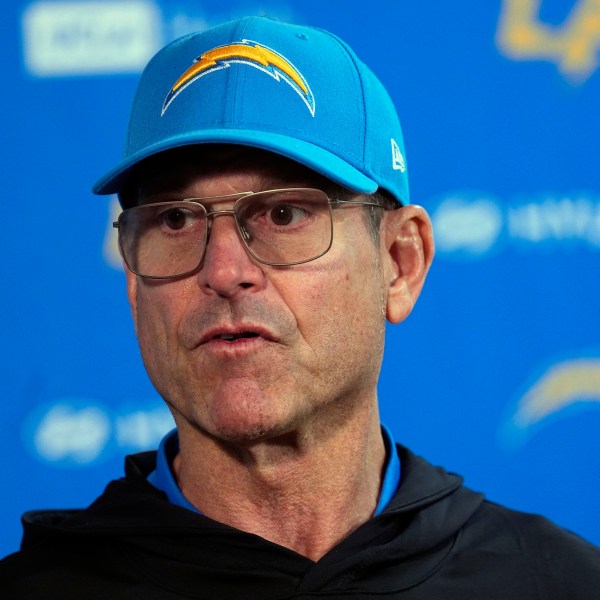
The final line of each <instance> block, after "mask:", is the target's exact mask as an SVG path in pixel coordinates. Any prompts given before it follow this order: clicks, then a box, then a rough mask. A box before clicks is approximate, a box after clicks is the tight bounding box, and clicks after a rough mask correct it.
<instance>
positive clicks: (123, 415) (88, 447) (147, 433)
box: [23, 398, 174, 468]
mask: <svg viewBox="0 0 600 600" xmlns="http://www.w3.org/2000/svg"><path fill="white" fill-rule="evenodd" d="M173 427H174V424H173V420H172V418H171V415H170V413H169V411H168V409H167V408H166V407H165V405H164V404H163V403H162V402H161V401H160V400H153V401H149V402H136V403H135V404H133V403H132V404H131V405H123V406H120V407H117V408H108V407H107V406H105V405H104V404H102V403H101V402H98V401H95V400H92V399H88V398H61V399H58V400H55V401H53V402H49V403H46V404H43V405H42V406H38V407H36V408H34V409H33V410H32V411H31V413H30V414H29V415H28V416H27V417H26V419H25V421H24V426H23V439H24V442H25V446H26V447H27V448H28V450H29V451H30V452H31V454H32V455H33V456H34V457H35V458H37V459H38V460H39V461H41V462H43V463H46V464H49V465H52V466H55V467H67V468H69V467H71V468H73V467H75V468H76V467H89V466H92V465H94V464H98V463H101V462H103V461H105V460H107V459H108V458H110V457H112V456H115V455H123V454H125V453H130V452H139V451H142V450H149V449H153V448H156V447H157V445H158V443H159V442H160V440H161V438H162V437H163V435H164V434H165V433H166V432H167V431H169V430H170V429H172V428H173Z"/></svg>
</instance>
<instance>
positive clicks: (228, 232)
mask: <svg viewBox="0 0 600 600" xmlns="http://www.w3.org/2000/svg"><path fill="white" fill-rule="evenodd" d="M210 218H211V219H212V223H211V227H210V230H209V236H208V242H207V246H206V251H205V253H204V260H203V262H202V267H201V269H200V271H199V272H198V278H199V283H200V286H201V287H202V289H203V290H205V291H207V292H210V293H215V294H218V295H219V296H227V297H229V296H234V295H235V294H237V293H239V292H240V291H242V290H259V289H262V287H263V286H264V284H265V275H264V271H263V265H261V264H259V263H257V262H256V261H254V260H253V259H252V258H251V256H250V254H249V253H248V250H247V249H246V247H245V245H244V243H243V242H242V240H241V239H240V234H239V232H238V229H237V227H236V224H235V220H234V217H233V215H232V214H228V213H225V214H216V215H212V216H211V217H210Z"/></svg>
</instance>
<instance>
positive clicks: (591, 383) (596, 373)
mask: <svg viewBox="0 0 600 600" xmlns="http://www.w3.org/2000/svg"><path fill="white" fill-rule="evenodd" d="M583 405H586V407H592V406H594V407H600V357H594V356H592V357H581V358H573V359H570V360H565V361H563V362H559V363H556V364H554V365H552V366H551V367H550V368H548V369H547V370H546V371H545V372H544V373H543V374H542V375H541V376H538V377H537V379H536V380H535V382H534V384H533V385H530V387H529V389H528V390H527V391H526V392H525V394H523V395H522V396H521V398H520V399H519V401H518V403H517V406H516V407H515V410H513V411H511V412H512V414H511V416H510V418H509V419H508V421H506V422H505V424H504V425H503V427H502V429H501V431H500V436H501V439H502V440H503V441H504V442H505V443H506V444H507V445H508V446H512V447H515V446H518V445H520V444H521V443H523V441H524V439H525V438H526V437H527V436H528V435H529V433H530V432H531V430H532V429H534V428H535V427H537V426H538V425H539V424H542V423H544V422H547V421H550V420H551V418H552V417H556V416H557V415H560V413H563V412H565V413H566V411H567V410H568V409H569V408H575V407H576V406H583Z"/></svg>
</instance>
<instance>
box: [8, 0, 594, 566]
mask: <svg viewBox="0 0 600 600" xmlns="http://www.w3.org/2000/svg"><path fill="white" fill-rule="evenodd" d="M224 6H225V7H224ZM265 13H266V14H269V15H272V16H275V17H279V18H281V19H284V20H291V21H295V22H300V23H306V24H311V25H316V26H322V27H324V28H326V29H330V30H332V31H333V32H335V33H337V34H338V35H340V36H341V37H342V38H344V39H346V40H347V41H348V42H349V43H350V44H351V45H352V46H353V47H354V49H355V50H356V52H357V54H358V55H359V56H360V57H362V58H363V60H364V61H365V62H367V63H368V64H369V65H370V66H371V67H372V68H373V70H374V71H375V72H376V73H377V74H378V75H379V77H380V78H381V79H382V80H383V82H384V84H385V85H386V86H387V87H388V89H389V90H390V93H391V95H392V97H393V99H394V101H395V103H396V104H397V107H398V110H399V113H400V116H401V120H402V122H403V126H404V131H405V138H406V144H407V155H408V163H409V169H410V176H411V188H412V198H413V200H414V201H415V202H418V203H420V204H423V205H424V206H425V207H426V208H427V209H428V210H429V211H430V214H431V215H432V218H433V222H434V228H435V232H436V238H437V246H438V254H437V258H436V261H435V264H434V267H433V269H432V272H431V275H430V278H429V280H428V282H427V284H426V287H425V290H424V293H423V296H422V298H421V300H420V301H419V303H418V305H417V308H416V310H415V312H414V313H413V315H412V316H411V317H410V318H409V319H408V321H407V322H406V323H404V324H402V325H400V326H397V327H394V328H389V330H388V340H387V348H386V358H385V362H384V369H383V374H382V378H381V386H380V396H381V403H382V411H383V416H384V419H385V421H386V422H387V423H388V424H389V426H390V427H391V428H392V430H393V431H394V433H395V435H396V437H397V439H398V440H400V441H402V442H404V443H405V444H407V445H408V446H410V447H411V448H412V449H413V450H415V451H416V452H418V453H420V454H422V455H424V456H426V457H427V458H429V459H430V460H432V461H433V462H436V463H439V464H443V465H445V466H446V467H447V468H449V469H451V470H454V471H458V472H460V473H462V474H463V475H465V477H466V481H467V483H468V484H469V485H470V486H471V487H474V488H476V489H480V490H484V491H485V492H486V494H487V495H488V497H490V498H492V499H494V500H498V501H500V502H503V503H506V504H508V505H510V506H513V507H516V508H520V509H525V510H531V511H535V512H541V513H542V514H545V515H547V516H549V517H551V518H552V519H554V520H556V521H557V522H558V523H559V524H562V525H564V526H566V527H568V528H570V529H573V530H575V531H576V532H578V533H580V534H582V535H584V536H585V537H587V538H589V539H591V540H593V541H594V542H596V543H600V518H599V508H598V506H599V505H600V483H599V480H598V473H599V467H600V452H599V450H600V441H599V437H598V430H599V427H600V410H599V408H600V311H599V307H600V306H599V305H600V303H599V301H598V292H599V290H600V283H599V277H598V275H599V268H598V265H599V258H600V168H599V165H598V160H599V156H600V147H599V144H600V142H599V140H600V120H599V118H598V99H599V92H600V73H599V72H598V54H599V48H600V19H598V14H599V13H600V0H572V1H570V0H543V1H542V0H504V1H502V0H489V1H486V2H481V0H454V1H453V2H447V1H446V0H419V2H414V1H410V0H394V1H391V0H390V1H386V0H369V1H368V2H349V1H348V0H345V1H341V0H340V1H331V0H330V1H329V2H323V1H322V0H288V1H284V0H280V1H268V0H264V1H263V2H259V1H258V0H256V1H250V0H248V1H242V0H239V1H236V0H231V1H230V2H227V3H224V2H222V0H214V1H209V0H205V1H200V0H195V1H193V0H179V1H176V0H162V2H152V1H151V0H120V1H119V2H112V1H108V0H106V1H100V0H96V1H92V0H81V1H76V0H71V1H67V0H63V1H59V0H45V1H37V2H11V3H7V4H6V6H4V7H3V19H2V21H3V23H2V34H3V35H2V37H1V38H0V44H1V45H2V53H1V54H0V61H1V62H0V64H1V66H2V72H3V73H4V77H5V79H4V81H5V83H4V86H3V93H2V94H1V95H0V111H1V115H2V116H1V123H2V126H1V136H2V144H1V150H0V152H1V153H2V161H1V165H2V188H3V199H2V204H1V205H2V208H3V211H4V213H3V215H4V219H3V222H4V228H3V235H2V249H3V253H2V264H3V277H2V283H1V286H2V287H1V289H2V293H1V294H0V318H1V319H2V335H3V349H2V355H1V365H2V374H3V377H2V380H3V397H2V406H1V409H0V411H1V412H0V417H1V418H0V457H1V460H2V468H1V481H2V494H1V496H0V502H1V509H2V510H1V511H0V519H1V522H0V532H1V533H0V555H4V554H6V553H8V552H10V551H12V550H14V549H16V548H17V546H18V541H19V537H20V524H19V516H20V514H21V513H22V512H23V511H25V510H27V509H31V508H53V507H76V506H81V505H84V504H86V503H87V502H89V501H91V500H92V499H93V498H94V497H95V496H96V495H97V494H98V493H99V492H100V491H101V489H102V487H103V485H104V483H105V482H106V481H107V480H108V479H109V478H112V477H115V476H118V475H119V474H120V473H121V468H122V457H123V455H124V454H126V453H129V452H135V451H139V450H142V449H147V448H152V447H154V446H155V445H156V443H157V440H158V439H159V438H160V437H161V436H162V434H163V433H164V431H166V430H167V429H168V428H170V426H171V420H170V417H169V415H168V413H167V411H166V409H165V408H163V406H162V403H161V401H160V399H159V398H158V397H157V394H156V392H155V391H154V390H153V388H152V387H151V385H150V384H149V382H148V381H147V379H146V376H145V373H144V370H143V367H142V365H141V361H140V358H139V354H138V350H137V345H136V341H135V337H134V333H133V328H132V325H131V323H130V318H129V309H128V306H127V303H126V299H125V293H124V277H123V273H122V269H121V266H120V261H119V259H118V253H117V252H116V247H115V240H114V238H113V237H112V229H111V227H110V223H111V222H112V220H113V215H114V213H115V211H116V210H117V208H116V206H115V201H114V199H108V201H107V199H106V198H97V197H94V196H92V194H91V193H90V191H89V189H90V186H91V184H92V183H93V182H94V181H95V179H96V178H97V177H98V176H99V175H101V174H102V173H103V172H104V171H105V170H106V169H107V168H109V167H111V166H112V165H113V164H115V163H116V161H117V160H118V158H119V156H120V153H121V148H122V145H123V140H124V131H125V128H126V121H127V115H128V110H129V104H130V101H131V98H132V95H133V92H134V88H135V84H136V81H137V77H138V75H139V72H140V70H141V68H142V66H143V64H144V63H145V62H146V60H147V59H148V58H149V56H150V55H151V54H152V53H153V52H154V51H155V50H157V49H158V48H159V47H160V46H161V45H163V44H164V43H166V42H168V41H170V40H171V39H173V38H174V37H177V36H179V35H181V34H184V33H187V32H188V31H190V30H193V29H202V28H205V27H207V26H210V25H214V24H217V23H219V22H222V21H224V20H227V19H230V18H232V17H237V16H241V15H244V14H265ZM13 217H16V219H13Z"/></svg>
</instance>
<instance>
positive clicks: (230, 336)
mask: <svg viewBox="0 0 600 600" xmlns="http://www.w3.org/2000/svg"><path fill="white" fill-rule="evenodd" d="M256 337H260V335H259V334H258V333H256V332H255V331H241V332H240V333H220V334H219V335H215V336H214V337H213V338H212V339H213V340H223V341H225V342H235V341H236V340H242V339H249V338H256Z"/></svg>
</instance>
